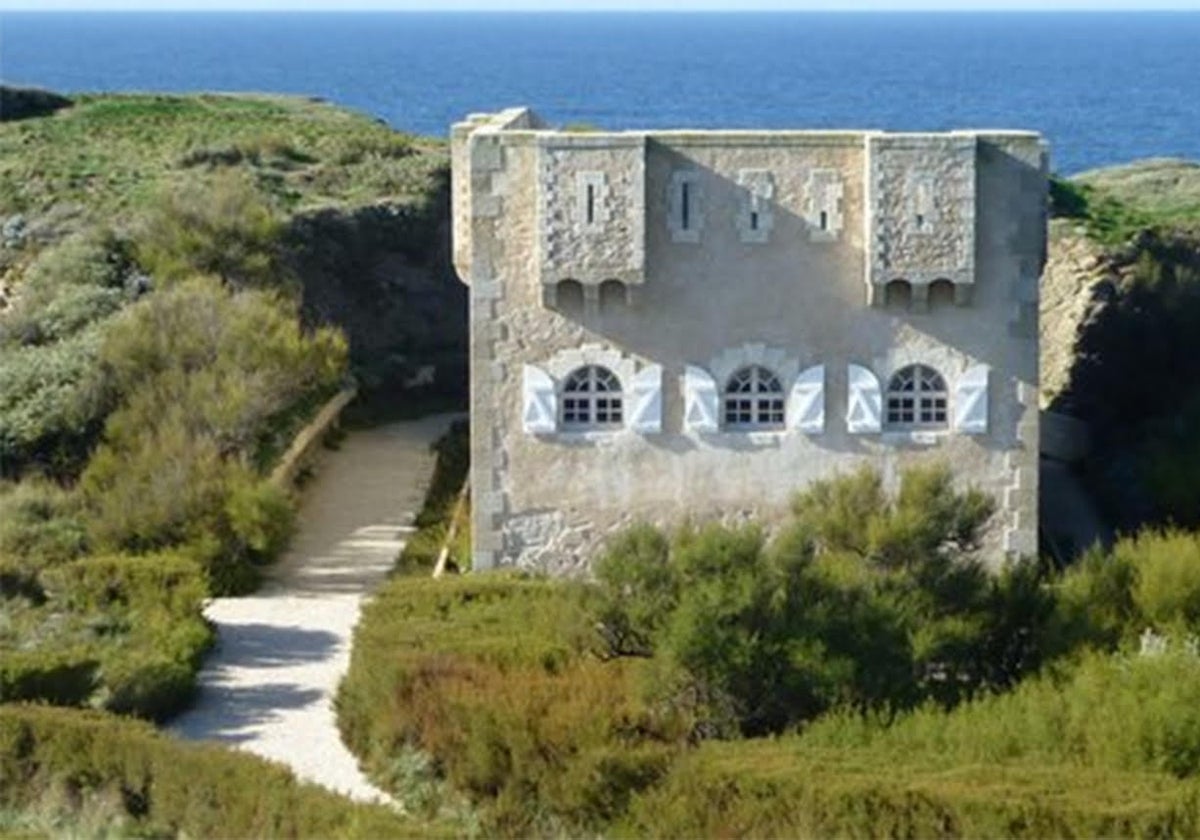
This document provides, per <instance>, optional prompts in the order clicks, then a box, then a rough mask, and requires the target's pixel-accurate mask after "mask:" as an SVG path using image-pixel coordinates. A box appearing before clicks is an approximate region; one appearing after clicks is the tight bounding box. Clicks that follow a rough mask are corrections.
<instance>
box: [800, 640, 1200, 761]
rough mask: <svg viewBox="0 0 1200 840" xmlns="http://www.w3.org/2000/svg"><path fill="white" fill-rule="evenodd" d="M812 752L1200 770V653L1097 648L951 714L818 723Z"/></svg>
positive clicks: (809, 740) (836, 718)
mask: <svg viewBox="0 0 1200 840" xmlns="http://www.w3.org/2000/svg"><path fill="white" fill-rule="evenodd" d="M801 741H802V743H803V744H804V746H805V747H806V748H809V747H811V748H839V749H840V748H846V747H853V748H866V749H869V750H870V751H871V752H872V753H874V754H875V755H876V756H877V757H878V760H879V761H880V762H884V763H886V762H889V761H892V760H905V759H908V760H921V761H925V762H928V763H929V764H930V765H931V766H934V765H938V766H970V765H991V764H996V763H1005V762H1015V763H1021V764H1025V765H1038V764H1041V765H1057V764H1064V765H1065V764H1075V765H1077V766H1080V767H1086V768H1091V769H1095V770H1108V771H1114V772H1122V773H1124V772H1129V773H1152V772H1153V773H1167V774H1170V775H1173V776H1178V777H1196V776H1200V659H1198V658H1197V657H1196V655H1195V654H1193V653H1190V652H1188V651H1186V650H1183V649H1182V648H1181V647H1178V648H1177V649H1176V650H1174V651H1170V652H1168V653H1166V654H1162V655H1158V656H1137V655H1134V656H1128V655H1114V654H1099V653H1090V654H1087V655H1085V656H1083V657H1082V659H1081V661H1080V662H1079V663H1078V664H1073V665H1070V666H1068V667H1063V668H1061V669H1060V672H1059V673H1049V674H1045V675H1042V676H1039V677H1037V678H1034V679H1030V680H1026V681H1024V682H1023V683H1022V684H1021V685H1020V686H1018V687H1017V688H1016V689H1014V690H1013V691H1011V692H1009V693H1006V694H1001V695H993V696H985V697H981V698H979V699H977V700H973V701H970V702H967V703H964V704H962V705H960V706H959V707H957V708H955V709H954V710H952V711H950V712H945V711H942V710H940V709H937V708H934V707H932V706H930V707H924V708H921V709H918V710H914V711H911V712H908V713H904V714H901V715H899V716H898V717H896V718H895V719H893V720H883V719H880V718H877V717H871V716H862V715H855V714H849V713H842V714H837V715H832V716H829V717H827V718H826V719H823V720H821V721H817V722H815V723H814V724H813V725H812V726H811V727H809V728H808V729H807V730H806V731H805V732H804V734H803V736H802V737H801Z"/></svg>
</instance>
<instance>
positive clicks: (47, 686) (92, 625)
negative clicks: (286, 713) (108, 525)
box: [0, 554, 213, 720]
mask: <svg viewBox="0 0 1200 840" xmlns="http://www.w3.org/2000/svg"><path fill="white" fill-rule="evenodd" d="M36 585H37V587H38V592H39V594H40V596H41V602H40V603H32V604H31V603H27V602H26V603H24V604H21V603H18V602H17V601H15V600H14V599H12V598H5V599H3V600H0V615H4V616H6V617H7V618H8V622H6V624H5V625H4V626H3V627H0V643H3V645H4V646H5V647H6V648H7V649H8V652H7V653H6V654H5V657H4V660H3V663H2V664H0V701H13V700H41V701H43V702H48V703H53V704H57V705H70V706H84V705H90V706H96V707H99V708H104V709H109V710H111V711H119V712H124V713H128V714H134V715H138V716H141V717H147V718H151V719H155V720H161V719H164V718H166V717H169V716H170V715H171V714H173V713H175V712H177V711H179V710H180V709H181V708H182V707H183V706H185V705H186V704H187V702H188V701H189V700H190V698H191V695H192V691H193V689H194V686H195V673H196V671H197V669H198V668H199V666H200V661H201V657H202V656H203V654H204V652H205V651H206V650H207V649H208V647H209V645H210V644H211V643H212V638H213V636H212V630H211V628H210V627H209V626H208V624H207V622H205V621H204V619H203V617H202V615H201V608H202V606H203V601H204V598H205V597H206V595H207V588H206V585H205V579H204V575H203V572H202V571H201V569H200V568H199V567H198V566H197V564H196V563H195V562H194V561H193V560H192V559H191V558H189V557H187V556H184V555H181V554H159V555H153V556H145V557H127V556H104V557H87V558H84V559H80V560H75V561H72V562H69V563H65V564H61V565H57V566H54V567H51V568H48V569H46V570H44V571H42V572H41V573H40V574H39V575H38V576H37V583H36Z"/></svg>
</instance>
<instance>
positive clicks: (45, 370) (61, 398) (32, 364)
mask: <svg viewBox="0 0 1200 840" xmlns="http://www.w3.org/2000/svg"><path fill="white" fill-rule="evenodd" d="M103 327H104V325H103V324H101V325H97V326H96V327H93V328H91V329H87V330H84V331H82V332H80V333H78V334H76V335H73V336H71V337H70V338H67V339H65V340H63V341H58V342H54V343H51V344H46V345H40V346H36V345H35V346H29V347H16V348H4V349H3V350H2V351H0V475H16V474H17V473H19V472H20V471H22V470H24V469H26V468H28V467H29V465H30V464H35V463H36V464H39V465H41V466H42V467H44V468H45V469H48V470H50V471H53V472H57V473H65V474H68V475H72V474H74V473H75V472H76V471H77V470H78V467H79V464H80V463H81V462H82V461H83V460H85V457H86V452H87V448H88V447H89V446H90V445H91V443H92V441H94V439H95V436H96V433H97V432H98V430H99V424H100V422H101V421H102V418H103V416H104V414H105V413H106V410H107V406H108V395H107V391H106V388H105V382H104V379H103V376H102V372H101V369H100V367H99V364H98V360H99V355H100V345H101V344H102V342H103Z"/></svg>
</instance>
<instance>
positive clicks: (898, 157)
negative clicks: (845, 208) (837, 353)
mask: <svg viewBox="0 0 1200 840" xmlns="http://www.w3.org/2000/svg"><path fill="white" fill-rule="evenodd" d="M865 145H866V177H865V204H866V208H865V213H864V220H865V222H866V232H865V236H864V242H865V243H866V248H865V250H866V253H865V255H864V256H865V261H864V262H865V269H866V282H867V297H868V300H869V301H870V302H871V303H872V304H874V305H882V304H884V303H886V302H887V301H888V298H889V292H890V291H891V292H893V293H894V292H895V291H901V292H902V293H903V294H904V295H905V296H906V297H910V298H911V301H912V303H913V304H915V305H916V307H917V308H918V309H920V308H923V307H924V305H925V304H926V303H927V301H928V299H929V296H930V291H931V289H934V290H935V292H936V286H935V284H939V285H943V286H948V288H947V289H946V291H947V292H949V293H950V294H952V296H953V300H954V302H955V303H956V304H959V305H964V304H966V303H969V302H970V300H971V295H972V290H973V289H974V286H975V162H976V157H977V148H976V147H977V140H976V137H975V135H974V134H971V133H959V132H955V133H950V134H868V135H866V137H865ZM893 284H895V285H900V284H903V288H902V289H900V290H896V289H895V288H894V285H893ZM890 286H893V288H892V289H891V290H889V287H890Z"/></svg>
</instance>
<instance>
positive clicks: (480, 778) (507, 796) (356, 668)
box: [337, 575, 691, 835]
mask: <svg viewBox="0 0 1200 840" xmlns="http://www.w3.org/2000/svg"><path fill="white" fill-rule="evenodd" d="M590 597H591V596H590V594H589V593H588V590H587V589H585V588H583V587H581V586H580V585H579V584H571V583H567V582H562V581H558V582H551V581H542V580H527V579H520V578H513V577H509V576H501V575H489V576H486V577H482V578H475V577H472V578H442V579H439V580H430V579H420V578H397V579H395V580H393V581H392V582H391V583H389V584H388V585H387V586H385V587H384V588H383V589H382V590H381V591H380V592H379V593H378V594H377V596H376V597H375V598H374V599H373V600H372V601H371V602H370V603H369V604H368V605H367V606H366V607H365V609H364V612H363V616H362V619H361V620H360V622H359V624H358V626H357V627H356V628H355V638H354V646H353V649H352V653H351V664H350V669H349V671H348V673H347V676H346V678H345V680H344V681H343V683H342V686H341V688H340V690H339V692H338V698H337V710H338V722H339V726H340V728H341V730H342V734H343V737H344V738H345V740H346V743H347V744H348V745H349V746H350V747H351V749H352V750H353V751H354V752H355V753H356V754H357V755H358V756H359V757H360V759H361V760H362V761H363V762H364V764H365V766H366V767H367V769H368V772H369V773H371V775H372V776H373V777H374V778H376V779H377V780H379V782H380V783H381V784H388V783H391V784H393V785H396V788H395V789H396V791H397V793H400V792H402V791H403V790H404V786H403V778H404V777H403V776H401V775H398V774H397V773H396V772H395V769H394V768H395V765H396V761H397V760H398V758H400V757H402V756H404V755H408V754H410V753H411V751H412V750H413V749H416V750H419V751H421V752H423V753H426V754H428V755H429V756H430V758H431V760H432V762H433V764H434V766H436V767H438V768H439V769H440V770H441V774H442V775H443V777H444V778H445V779H447V780H448V781H449V782H450V783H452V784H453V785H454V786H455V787H457V788H458V789H459V790H461V791H463V792H464V793H466V794H467V795H468V796H469V797H470V798H471V799H472V800H473V801H475V802H476V803H478V804H479V805H480V806H481V807H482V808H483V809H484V817H485V822H486V825H487V826H488V828H489V830H490V831H492V832H496V833H502V834H513V835H525V834H527V833H529V832H530V831H533V830H535V829H537V830H550V828H551V827H552V826H555V825H558V826H559V827H560V828H561V829H562V830H565V831H572V830H575V831H577V830H579V829H580V828H581V827H589V828H591V829H595V828H598V827H600V826H602V825H603V824H605V823H606V822H607V821H609V820H610V819H612V818H613V817H614V816H615V815H616V814H617V813H619V811H620V810H621V809H622V808H623V807H624V802H625V801H626V800H627V799H628V797H629V796H630V795H631V794H632V792H633V791H634V790H636V789H638V788H640V787H641V786H644V785H648V784H650V783H652V781H653V780H654V779H655V778H657V777H658V776H659V775H661V773H663V772H665V769H666V767H667V766H668V765H669V763H670V759H671V757H672V756H673V755H674V754H675V753H676V752H677V751H678V750H679V749H680V748H681V747H682V745H683V743H684V739H685V738H686V736H687V734H688V732H689V731H690V729H691V720H690V718H689V717H688V716H687V713H686V711H683V710H680V709H676V708H671V707H670V706H668V705H666V704H664V705H662V706H655V705H650V704H648V703H647V702H646V701H645V700H644V699H643V692H642V689H641V681H642V675H643V670H644V667H643V666H644V665H645V664H646V663H645V662H644V661H642V660H630V659H618V660H611V661H603V660H601V659H598V658H596V656H595V655H594V653H589V651H595V652H602V651H603V649H604V646H603V644H602V643H601V640H600V639H599V638H597V636H596V634H595V627H594V624H593V622H592V620H591V618H590V616H591V614H592V609H591V608H590V607H589V606H588V600H589V599H590Z"/></svg>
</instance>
